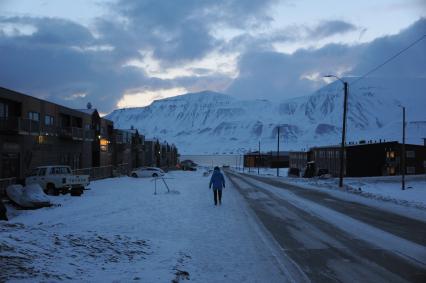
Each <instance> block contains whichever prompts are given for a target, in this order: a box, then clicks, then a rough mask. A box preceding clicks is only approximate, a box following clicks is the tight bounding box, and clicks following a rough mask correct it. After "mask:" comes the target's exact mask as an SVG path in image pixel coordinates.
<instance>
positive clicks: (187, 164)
mask: <svg viewBox="0 0 426 283" xmlns="http://www.w3.org/2000/svg"><path fill="white" fill-rule="evenodd" d="M179 167H180V168H181V169H182V170H183V171H197V163H195V162H194V161H192V160H184V161H182V162H181V163H180V165H179Z"/></svg>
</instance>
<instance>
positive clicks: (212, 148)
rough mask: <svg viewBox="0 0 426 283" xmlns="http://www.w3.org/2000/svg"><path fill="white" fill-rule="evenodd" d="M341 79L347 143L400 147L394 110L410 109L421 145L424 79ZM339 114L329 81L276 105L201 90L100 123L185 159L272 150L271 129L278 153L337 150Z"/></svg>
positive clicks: (337, 92)
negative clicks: (161, 142)
mask: <svg viewBox="0 0 426 283" xmlns="http://www.w3.org/2000/svg"><path fill="white" fill-rule="evenodd" d="M348 80H349V86H350V88H349V96H348V120H347V121H348V131H347V134H348V138H347V140H348V141H351V140H352V141H357V140H361V139H366V140H374V139H377V140H379V139H387V140H389V139H392V140H400V129H401V128H399V126H398V121H400V120H402V114H401V112H402V111H401V109H400V108H399V105H401V104H403V105H405V106H406V107H407V109H409V110H410V111H407V113H409V115H408V119H407V121H410V122H415V121H417V122H418V124H416V127H414V126H413V127H411V124H410V123H409V124H408V127H407V128H408V129H407V130H408V131H407V133H408V135H407V137H408V141H409V142H412V143H421V138H422V137H426V114H425V113H426V111H424V110H423V108H424V106H423V107H422V106H421V105H426V99H425V95H424V94H423V90H424V89H426V80H425V79H409V80H407V79H401V80H395V79H393V80H386V79H380V78H373V79H366V80H363V81H362V83H357V84H355V85H354V86H351V84H350V79H348ZM407 94H409V96H407ZM342 108H343V90H342V84H341V82H339V81H336V82H333V83H331V84H329V85H327V86H325V87H323V88H321V89H319V90H317V91H316V92H314V93H313V94H312V95H309V96H304V97H296V98H290V99H287V100H283V101H281V102H272V101H268V100H241V99H237V98H235V97H232V96H231V95H228V94H222V93H217V92H211V91H204V92H200V93H189V94H185V95H180V96H175V97H171V98H166V99H161V100H156V101H153V102H152V104H150V105H149V106H145V107H136V108H126V109H117V110H114V111H113V112H112V113H110V114H109V115H107V118H109V119H111V120H112V121H114V124H115V125H116V127H117V128H130V127H131V126H134V127H135V128H137V129H139V130H140V131H141V132H142V133H144V134H145V135H146V136H148V137H157V138H159V139H165V140H167V141H169V142H172V143H175V144H176V145H177V146H178V148H179V149H180V151H181V152H182V153H184V154H216V153H229V154H237V153H241V152H244V151H247V150H250V149H251V148H256V145H257V143H258V141H259V140H260V141H261V143H262V145H263V146H262V147H263V150H267V151H269V150H276V149H275V148H276V139H277V132H278V127H280V139H281V141H282V145H281V146H280V147H282V148H285V149H289V150H299V149H301V148H307V147H309V146H314V145H326V144H338V143H339V141H340V135H341V124H342ZM413 125H414V124H413ZM419 125H420V126H419ZM401 127H402V125H401ZM410 129H411V130H410Z"/></svg>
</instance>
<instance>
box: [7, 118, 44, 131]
mask: <svg viewBox="0 0 426 283" xmlns="http://www.w3.org/2000/svg"><path fill="white" fill-rule="evenodd" d="M0 130H2V131H13V132H26V133H40V122H38V121H33V120H30V119H22V118H18V117H9V118H7V119H0Z"/></svg>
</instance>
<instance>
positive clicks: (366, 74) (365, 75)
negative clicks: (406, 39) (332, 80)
mask: <svg viewBox="0 0 426 283" xmlns="http://www.w3.org/2000/svg"><path fill="white" fill-rule="evenodd" d="M425 38H426V34H424V35H422V36H421V37H420V38H419V39H417V40H416V41H414V42H413V43H411V44H410V45H408V46H407V47H405V48H404V49H402V50H401V51H399V52H398V53H396V54H395V55H393V56H392V57H390V58H389V59H387V60H386V61H385V62H383V63H382V64H380V65H378V66H377V67H375V68H373V69H372V70H370V71H368V72H367V73H365V74H364V75H362V76H361V77H359V78H358V79H356V80H354V81H353V82H352V83H351V85H354V84H355V83H357V82H359V81H360V80H362V79H364V78H365V77H367V76H368V75H370V74H371V73H374V72H375V71H377V70H378V69H380V68H381V67H383V66H384V65H386V64H387V63H389V62H390V61H392V60H393V59H395V58H396V57H398V56H399V55H401V54H402V53H404V52H405V51H407V50H408V49H410V48H411V47H413V46H414V45H416V44H417V43H419V42H420V41H422V40H423V39H425Z"/></svg>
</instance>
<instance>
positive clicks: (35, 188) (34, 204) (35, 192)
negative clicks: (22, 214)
mask: <svg viewBox="0 0 426 283" xmlns="http://www.w3.org/2000/svg"><path fill="white" fill-rule="evenodd" d="M6 194H7V196H8V197H9V198H10V199H11V200H12V201H13V202H14V203H16V204H17V205H19V206H21V207H23V208H40V207H46V206H50V200H49V198H48V197H47V196H46V194H45V193H44V192H43V189H42V188H41V187H40V185H39V184H30V185H27V186H25V187H22V185H10V186H8V187H7V188H6Z"/></svg>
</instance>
